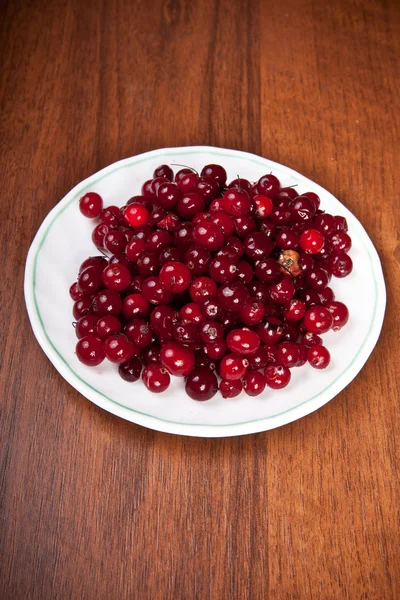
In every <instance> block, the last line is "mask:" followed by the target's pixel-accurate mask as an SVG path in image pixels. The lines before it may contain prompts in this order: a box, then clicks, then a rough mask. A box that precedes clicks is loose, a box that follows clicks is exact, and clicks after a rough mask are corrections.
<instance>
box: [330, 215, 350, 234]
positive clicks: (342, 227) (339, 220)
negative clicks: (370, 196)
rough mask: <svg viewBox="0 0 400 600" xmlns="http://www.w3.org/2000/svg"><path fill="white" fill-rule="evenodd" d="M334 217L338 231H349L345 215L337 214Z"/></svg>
mask: <svg viewBox="0 0 400 600" xmlns="http://www.w3.org/2000/svg"><path fill="white" fill-rule="evenodd" d="M333 219H334V221H335V226H336V231H344V232H345V233H346V232H347V231H348V229H349V227H348V225H347V221H346V219H345V217H341V216H339V215H337V216H336V217H333Z"/></svg>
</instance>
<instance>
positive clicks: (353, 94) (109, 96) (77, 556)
mask: <svg viewBox="0 0 400 600" xmlns="http://www.w3.org/2000/svg"><path fill="white" fill-rule="evenodd" d="M1 17H2V18H1V19H0V21H1V23H0V57H1V60H2V69H1V74H0V81H1V89H0V101H1V114H0V121H1V122H0V127H1V133H0V169H1V187H0V192H1V194H0V202H1V214H0V226H1V249H2V267H1V274H0V283H1V304H0V308H1V310H0V325H1V329H2V334H1V350H0V356H1V380H0V385H1V404H2V408H1V439H2V441H1V447H0V458H1V463H0V475H1V496H0V509H1V521H0V526H1V530H0V552H1V555H0V598H1V600H31V599H38V600H53V599H61V600H64V599H69V598H71V599H73V600H75V599H76V600H85V599H89V600H92V599H93V600H124V599H133V600H158V599H160V600H170V599H171V600H192V599H195V600H197V599H199V600H208V599H212V600H252V599H254V600H258V599H260V600H265V599H277V600H286V599H288V600H289V599H291V600H314V599H315V600H331V599H332V600H338V599H342V598H343V599H344V598H346V599H351V600H353V599H354V600H359V599H367V600H398V599H399V598H400V570H399V563H400V534H399V524H400V518H399V506H400V501H399V497H400V482H399V459H400V447H399V425H400V419H399V411H400V408H399V395H400V394H399V383H398V382H399V379H398V373H399V360H400V353H399V333H400V331H399V321H398V318H397V317H398V310H399V309H398V307H397V308H396V301H395V295H396V294H397V302H398V294H399V289H400V277H399V262H400V245H399V229H400V226H399V189H400V170H399V140H400V133H399V115H400V101H399V79H400V78H399V75H400V73H399V62H400V4H399V2H397V1H396V0H393V1H392V2H389V1H386V0H365V1H362V0H349V1H347V0H335V1H333V2H325V1H323V0H320V1H318V0H280V2H269V1H264V0H254V1H253V2H252V1H250V0H248V1H246V0H215V1H211V0H192V1H187V2H183V1H181V0H176V1H174V0H169V1H165V2H162V1H161V0H155V1H152V0H147V1H139V0H137V1H130V0H121V1H118V0H110V1H107V0H103V1H98V2H96V1H95V0H82V1H78V0H48V1H44V0H43V1H39V0H36V1H35V0H30V1H28V0H10V1H9V2H4V1H2V2H1ZM193 144H194V145H195V144H212V145H217V146H225V147H228V148H238V149H243V150H248V151H251V152H255V153H257V154H261V155H263V156H266V157H269V158H271V159H273V160H275V161H278V162H282V163H284V164H287V165H289V166H291V167H293V168H294V169H296V170H298V171H300V172H301V173H303V174H305V175H306V176H308V177H310V178H312V179H314V180H315V181H317V182H318V183H320V184H322V185H323V186H325V187H326V188H328V189H329V190H331V191H332V192H333V193H334V194H335V195H337V196H338V197H339V198H340V199H341V200H342V201H343V202H344V203H345V204H346V205H347V206H348V207H349V208H350V209H351V210H352V211H353V212H354V213H355V215H356V216H357V217H358V218H359V219H360V220H361V222H362V223H363V224H364V225H365V227H366V229H367V231H368V233H369V234H370V236H371V238H372V240H373V241H374V243H375V245H376V247H377V249H378V252H379V253H380V256H381V259H382V262H383V267H384V271H385V276H386V282H387V288H388V309H387V313H386V320H385V324H384V328H383V332H382V336H381V338H380V341H379V343H378V346H377V347H376V349H375V350H374V352H373V354H372V356H371V358H370V360H369V361H368V363H367V365H366V366H365V368H364V369H363V371H362V373H360V375H359V376H358V377H357V378H356V380H355V381H353V382H352V383H351V384H350V385H349V386H348V388H347V389H346V390H344V391H343V392H342V393H341V394H340V395H339V396H338V397H337V398H336V399H335V400H334V401H332V402H330V403H329V404H328V405H326V406H324V407H323V408H322V409H321V410H319V411H318V412H316V413H314V414H312V415H310V416H308V417H306V418H304V419H301V420H300V421H298V422H295V423H292V424H290V425H287V426H285V427H282V428H280V429H277V430H274V431H270V432H267V433H260V434H257V435H250V436H245V437H239V438H235V439H221V440H218V439H214V440H206V439H191V438H182V437H177V436H172V435H166V434H163V433H157V432H154V431H149V430H146V429H144V428H142V427H139V426H136V425H133V424H131V423H128V422H124V421H123V420H121V419H118V418H117V417H114V416H112V415H110V414H108V413H106V412H104V411H102V410H100V409H99V408H97V407H96V406H94V405H93V404H91V403H90V402H89V401H87V400H85V399H84V398H83V397H82V396H80V395H79V394H78V393H77V392H75V391H74V390H73V389H72V388H71V387H70V386H69V385H68V384H67V383H66V382H65V381H64V380H63V379H62V378H61V377H60V376H59V375H58V373H57V372H56V371H55V369H54V368H53V367H52V365H51V364H50V363H49V361H48V360H47V358H46V357H45V355H44V354H43V352H42V351H41V350H40V348H39V346H38V344H37V342H36V341H35V339H34V337H33V334H32V332H31V329H30V325H29V322H28V318H27V315H26V312H25V306H24V299H23V291H22V284H23V271H24V261H25V257H26V253H27V251H28V247H29V244H30V243H31V240H32V238H33V236H34V234H35V233H36V230H37V228H38V227H39V225H40V223H41V221H42V220H43V218H44V217H45V215H46V214H47V213H48V211H49V210H50V209H51V208H52V207H53V206H54V205H55V204H56V203H57V202H58V201H59V200H60V199H61V198H62V197H63V196H64V194H65V193H66V192H67V191H68V190H70V189H71V188H72V187H73V186H74V185H75V184H76V183H78V182H79V181H80V180H82V179H83V178H85V177H87V176H88V175H90V174H92V173H94V172H95V171H97V170H98V169H101V168H102V167H104V166H106V165H108V164H110V163H112V162H114V161H116V160H118V159H121V158H124V157H128V156H131V155H135V154H137V153H140V152H143V151H146V150H150V149H154V148H159V147H162V146H175V145H176V146H179V145H193Z"/></svg>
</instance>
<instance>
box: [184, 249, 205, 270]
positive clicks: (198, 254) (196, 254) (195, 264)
mask: <svg viewBox="0 0 400 600" xmlns="http://www.w3.org/2000/svg"><path fill="white" fill-rule="evenodd" d="M184 263H185V265H186V266H187V268H188V269H189V271H190V272H191V273H193V275H204V274H205V273H208V269H209V266H210V263H211V254H210V253H209V251H208V250H206V249H205V248H202V247H201V246H192V247H191V248H189V249H188V250H186V252H185V256H184Z"/></svg>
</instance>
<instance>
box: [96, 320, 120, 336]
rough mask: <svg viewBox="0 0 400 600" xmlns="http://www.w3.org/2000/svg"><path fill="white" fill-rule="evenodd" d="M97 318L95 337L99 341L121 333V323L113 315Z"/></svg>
mask: <svg viewBox="0 0 400 600" xmlns="http://www.w3.org/2000/svg"><path fill="white" fill-rule="evenodd" d="M96 318H97V325H96V329H97V333H96V335H97V337H99V338H100V339H101V340H103V342H104V340H106V339H107V338H108V337H109V336H110V335H114V334H116V333H121V329H122V326H121V321H120V320H119V319H117V317H115V316H114V315H105V316H104V317H100V319H99V318H98V317H96Z"/></svg>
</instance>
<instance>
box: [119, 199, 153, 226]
mask: <svg viewBox="0 0 400 600" xmlns="http://www.w3.org/2000/svg"><path fill="white" fill-rule="evenodd" d="M124 218H125V220H126V221H127V222H128V223H129V225H130V226H131V227H143V226H144V225H147V223H148V222H149V218H150V213H149V211H148V209H147V208H146V207H145V206H143V204H136V203H133V204H129V206H127V207H126V209H125V211H124Z"/></svg>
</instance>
